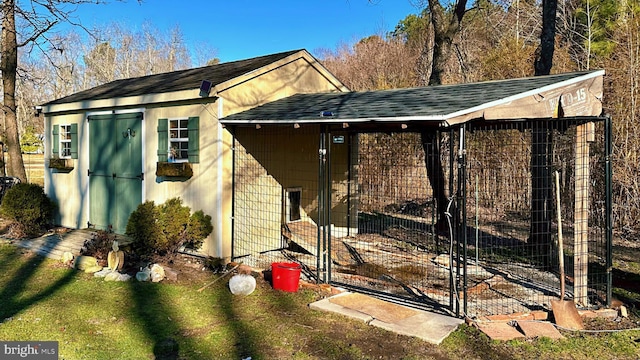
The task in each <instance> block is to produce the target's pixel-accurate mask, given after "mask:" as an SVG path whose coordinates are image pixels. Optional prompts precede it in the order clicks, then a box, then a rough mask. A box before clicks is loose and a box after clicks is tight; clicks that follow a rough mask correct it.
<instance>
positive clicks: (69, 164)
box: [49, 158, 74, 171]
mask: <svg viewBox="0 0 640 360" xmlns="http://www.w3.org/2000/svg"><path fill="white" fill-rule="evenodd" d="M73 168H74V164H73V159H58V158H51V159H49V169H56V170H60V171H71V170H73Z"/></svg>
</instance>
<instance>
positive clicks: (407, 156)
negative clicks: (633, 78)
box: [221, 71, 612, 317]
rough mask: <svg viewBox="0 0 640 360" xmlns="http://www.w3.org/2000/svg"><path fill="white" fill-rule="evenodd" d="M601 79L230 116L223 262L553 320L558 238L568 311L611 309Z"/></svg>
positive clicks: (388, 93) (413, 92) (529, 81)
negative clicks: (292, 268) (547, 315)
mask: <svg viewBox="0 0 640 360" xmlns="http://www.w3.org/2000/svg"><path fill="white" fill-rule="evenodd" d="M603 75H604V73H603V72H602V71H591V72H581V73H570V74H560V75H552V76H545V77H536V78H525V79H513V80H503V81H493V82H483V83H472V84H462V85H451V86H436V87H426V88H414V89H397V90H385V91H372V92H350V93H331V94H324V93H323V94H299V95H293V96H291V97H288V98H285V99H282V100H278V101H275V102H272V103H268V104H266V105H263V106H260V107H257V108H254V109H251V110H247V111H245V112H242V113H238V114H234V115H230V116H227V117H226V118H223V119H221V123H223V124H224V125H225V126H226V128H227V130H229V131H230V132H231V134H232V135H233V146H232V149H233V167H232V169H233V170H232V172H233V174H232V176H233V188H232V189H228V190H229V191H232V192H233V215H232V217H233V219H232V249H233V252H232V256H233V258H234V259H235V260H239V261H243V262H245V263H247V264H250V265H252V266H255V267H258V268H263V269H268V268H269V267H270V264H271V263H272V262H275V261H282V260H289V261H296V262H298V263H300V264H301V266H302V268H303V272H304V274H305V276H306V277H307V278H309V279H311V280H313V281H317V282H326V283H330V284H334V285H337V286H343V287H346V288H349V289H353V290H356V291H360V292H365V293H369V294H373V295H376V296H378V297H381V298H385V299H387V300H390V301H395V302H399V303H403V304H408V305H411V306H416V307H424V308H429V309H432V310H435V311H443V312H447V313H450V314H454V315H456V316H470V317H477V316H482V315H490V314H505V313H513V312H526V311H530V310H534V309H549V308H550V300H552V299H557V298H558V296H559V293H560V280H559V268H558V262H559V261H558V251H557V250H558V246H557V245H558V243H557V241H558V236H559V235H560V234H561V233H562V235H563V239H564V254H565V255H564V256H565V261H564V262H565V270H566V274H567V284H568V287H567V294H568V296H569V297H572V298H573V299H574V300H575V301H576V302H577V303H578V304H579V305H580V306H582V307H594V306H606V305H608V304H609V302H610V299H611V273H610V269H611V236H612V234H611V231H612V223H611V181H610V179H611V164H610V153H611V120H610V119H609V118H608V117H606V116H601V112H602V105H601V100H602V78H603ZM556 180H557V181H556ZM556 184H557V186H556ZM557 204H560V206H558V205H557Z"/></svg>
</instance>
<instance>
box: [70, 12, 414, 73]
mask: <svg viewBox="0 0 640 360" xmlns="http://www.w3.org/2000/svg"><path fill="white" fill-rule="evenodd" d="M415 3H416V1H415V0H297V1H294V0H271V1H269V0H262V1H259V0H228V1H216V0H144V1H143V2H138V1H136V0H128V1H126V2H119V1H110V2H109V3H107V4H101V5H94V4H92V5H82V6H80V7H79V8H78V9H77V11H76V12H75V14H74V15H75V17H77V18H78V19H79V20H80V21H81V22H82V24H83V25H84V26H87V27H94V26H98V27H102V26H104V25H108V24H110V23H113V22H114V21H115V22H118V23H120V24H124V25H125V26H127V27H128V28H131V29H140V28H141V27H142V24H143V23H145V22H146V23H150V24H151V25H152V26H153V27H154V28H156V29H158V30H159V31H160V32H167V33H168V32H169V31H170V30H171V29H172V28H174V27H175V26H176V25H178V26H179V27H180V29H181V31H182V33H183V36H184V40H185V42H186V44H187V46H188V47H189V48H191V47H192V46H197V45H198V44H203V43H206V44H208V45H209V47H210V48H213V49H215V50H216V54H214V55H215V56H212V57H217V58H219V59H220V61H221V62H227V61H234V60H240V59H247V58H252V57H256V56H262V55H268V54H273V53H278V52H283V51H288V50H295V49H307V50H308V51H309V52H311V53H312V54H314V55H318V53H317V50H319V49H321V48H324V49H336V48H337V47H338V46H339V45H340V44H341V43H348V44H349V43H353V42H355V41H357V40H359V39H361V38H363V37H366V36H369V35H373V34H385V33H386V32H388V31H391V30H393V29H394V28H395V26H396V24H397V23H398V21H400V20H402V19H404V18H405V17H406V16H407V15H409V14H415V13H418V12H419V9H418V8H417V7H415V6H414V4H415Z"/></svg>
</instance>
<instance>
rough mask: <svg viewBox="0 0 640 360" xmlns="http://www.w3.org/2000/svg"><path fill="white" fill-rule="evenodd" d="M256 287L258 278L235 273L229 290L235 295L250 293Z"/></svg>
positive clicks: (230, 280)
mask: <svg viewBox="0 0 640 360" xmlns="http://www.w3.org/2000/svg"><path fill="white" fill-rule="evenodd" d="M255 289H256V279H255V278H254V277H253V276H251V275H247V274H237V275H233V276H232V277H231V279H229V290H231V293H232V294H233V295H249V294H251V293H252V292H253V290H255Z"/></svg>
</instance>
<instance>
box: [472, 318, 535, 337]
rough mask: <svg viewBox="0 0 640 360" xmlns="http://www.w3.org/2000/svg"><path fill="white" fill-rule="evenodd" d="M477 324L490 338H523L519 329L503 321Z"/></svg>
mask: <svg viewBox="0 0 640 360" xmlns="http://www.w3.org/2000/svg"><path fill="white" fill-rule="evenodd" d="M477 325H478V328H479V329H480V331H482V332H483V333H485V334H486V335H487V336H488V337H489V338H490V339H491V340H503V341H509V340H514V339H524V335H523V334H522V333H521V332H520V331H518V330H517V329H516V328H514V327H513V326H511V325H509V324H507V323H505V322H484V323H483V322H478V323H477Z"/></svg>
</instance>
